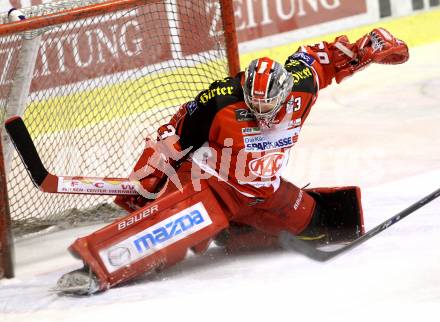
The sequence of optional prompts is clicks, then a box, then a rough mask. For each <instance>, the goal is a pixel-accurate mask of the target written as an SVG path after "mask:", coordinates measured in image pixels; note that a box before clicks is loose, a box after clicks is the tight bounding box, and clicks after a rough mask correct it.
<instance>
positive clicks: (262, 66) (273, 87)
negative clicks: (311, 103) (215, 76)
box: [243, 57, 293, 124]
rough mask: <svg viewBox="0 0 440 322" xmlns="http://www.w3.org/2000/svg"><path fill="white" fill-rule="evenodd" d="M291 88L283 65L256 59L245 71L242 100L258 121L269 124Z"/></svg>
mask: <svg viewBox="0 0 440 322" xmlns="http://www.w3.org/2000/svg"><path fill="white" fill-rule="evenodd" d="M292 86H293V78H292V75H291V74H290V73H289V72H288V71H287V70H286V69H285V68H284V67H283V65H281V64H280V63H278V62H276V61H274V60H272V59H270V58H267V57H262V58H258V59H255V60H253V61H251V63H250V64H249V66H248V68H247V69H246V71H245V81H244V85H243V92H244V100H245V102H246V105H247V106H248V107H249V108H250V109H251V111H252V112H253V113H254V114H255V116H256V118H257V120H258V121H263V123H266V124H270V122H271V121H272V120H273V119H274V117H275V116H276V114H277V113H278V111H279V110H280V108H281V105H282V104H283V102H284V101H285V100H286V97H287V95H288V94H289V92H290V91H291V89H292Z"/></svg>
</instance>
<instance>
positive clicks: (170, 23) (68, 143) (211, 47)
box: [0, 0, 228, 235]
mask: <svg viewBox="0 0 440 322" xmlns="http://www.w3.org/2000/svg"><path fill="white" fill-rule="evenodd" d="M95 2H96V1H95ZM220 6H221V4H220V3H219V2H215V1H202V0H187V1H182V0H179V1H175V0H173V1H170V0H169V1H161V2H151V3H147V4H145V5H142V6H137V7H135V8H132V9H127V10H122V11H115V12H111V13H106V14H102V15H99V16H96V17H93V18H87V19H82V20H77V21H72V22H68V23H64V24H61V25H56V26H51V27H50V28H46V29H45V30H44V32H40V35H37V36H35V35H36V34H35V35H34V38H33V40H32V41H34V42H37V45H38V47H37V48H38V54H37V55H36V61H35V68H34V72H33V76H32V82H31V86H30V88H31V89H30V93H29V95H28V96H27V99H26V108H25V111H24V115H23V119H24V121H25V123H26V125H27V127H28V128H29V132H30V134H31V136H32V137H33V139H34V141H35V145H36V148H37V150H38V151H39V153H40V156H41V159H42V161H43V164H45V165H46V167H47V169H48V171H49V172H51V173H55V174H57V175H82V176H100V177H101V176H108V177H126V176H128V175H129V173H130V171H131V169H132V168H133V165H134V163H135V161H136V160H137V158H138V156H139V155H140V153H141V150H142V148H143V139H144V138H145V137H147V136H152V135H153V133H154V132H155V130H156V128H157V127H158V126H159V125H161V124H163V123H165V122H167V121H168V119H169V118H170V117H171V116H172V115H173V113H174V112H175V111H176V109H177V107H178V106H179V105H180V104H182V103H184V102H186V101H188V100H191V99H192V98H193V97H194V96H195V95H196V94H197V93H198V92H199V91H200V90H202V89H204V88H206V87H207V86H208V85H209V84H210V83H211V82H212V81H213V80H215V79H219V78H223V77H224V76H225V75H227V74H228V69H227V67H228V64H227V60H226V58H225V46H226V45H225V40H224V37H223V32H222V29H223V27H222V23H221V19H220ZM34 12H35V11H34ZM23 35H24V34H23V33H22V34H14V35H7V36H3V37H0V100H1V101H0V104H1V106H2V108H3V109H2V110H3V111H7V113H8V112H9V113H10V111H8V108H10V102H11V99H12V100H13V99H14V97H12V98H11V97H10V95H11V90H12V87H13V86H14V82H15V81H14V75H15V73H16V71H17V68H20V65H21V64H22V63H21V62H20V59H19V58H18V57H19V55H18V53H19V52H20V50H22V48H23V47H24V46H25V44H26V42H27V41H30V40H28V38H29V37H27V38H26V37H23ZM4 117H5V114H4V113H3V118H4ZM8 168H9V171H8V192H9V200H10V201H9V202H10V209H11V218H12V222H13V230H14V232H15V234H16V235H17V234H18V235H19V234H23V233H26V232H29V231H30V230H33V229H34V228H35V227H44V226H48V225H54V224H57V225H63V224H66V223H67V224H69V225H73V224H75V223H78V222H83V221H87V222H92V221H95V220H96V221H102V220H103V218H102V215H103V214H105V213H109V214H110V215H109V216H110V218H112V217H113V216H117V215H119V214H120V213H118V212H116V213H115V211H114V210H115V209H116V208H114V207H112V206H111V203H112V200H113V198H112V197H105V196H101V197H97V196H80V195H61V194H47V193H42V192H40V191H38V190H37V189H36V188H35V187H34V186H33V184H32V182H31V180H30V178H29V177H28V175H27V173H26V170H25V168H24V166H23V165H22V163H21V161H20V159H19V157H18V155H17V154H16V153H15V151H14V153H13V157H12V159H11V162H10V166H9V167H8ZM102 205H105V206H104V207H103V206H102Z"/></svg>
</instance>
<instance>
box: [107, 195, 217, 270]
mask: <svg viewBox="0 0 440 322" xmlns="http://www.w3.org/2000/svg"><path fill="white" fill-rule="evenodd" d="M210 224H212V221H211V218H210V217H209V215H208V212H207V211H206V209H205V207H204V206H203V203H202V202H199V203H197V204H195V205H193V206H191V207H188V208H186V209H184V210H182V211H180V212H178V213H177V214H174V215H172V216H170V217H168V218H166V219H164V220H162V221H160V222H158V223H157V224H155V225H153V226H150V227H148V228H146V229H144V230H142V231H140V232H139V233H137V234H135V235H133V236H131V237H129V238H127V239H125V240H122V241H120V242H119V243H117V244H115V245H112V246H111V247H109V248H106V249H103V250H101V251H100V252H99V256H100V257H101V259H102V261H103V262H104V265H105V267H106V269H107V271H108V272H109V273H112V272H114V271H116V270H118V269H120V268H121V267H122V266H126V265H129V264H132V263H134V262H136V261H138V260H140V259H141V258H143V257H146V256H149V255H151V254H154V253H156V252H157V251H159V250H161V249H162V248H165V247H167V246H170V245H172V244H174V243H176V242H178V241H179V240H181V239H183V238H185V237H188V236H190V235H192V234H194V233H196V232H198V231H200V230H202V229H203V228H205V227H207V226H209V225H210ZM117 264H121V265H120V266H118V265H117Z"/></svg>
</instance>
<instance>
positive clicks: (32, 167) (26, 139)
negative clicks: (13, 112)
mask: <svg viewBox="0 0 440 322" xmlns="http://www.w3.org/2000/svg"><path fill="white" fill-rule="evenodd" d="M5 128H6V131H7V132H8V134H9V136H10V138H11V140H12V143H13V144H14V146H15V148H16V149H17V152H18V154H19V155H20V158H21V160H22V161H23V164H24V165H25V167H26V170H27V171H28V173H29V175H30V177H31V178H32V181H33V183H34V184H35V185H36V186H37V188H40V186H41V184H42V183H43V181H44V180H45V179H46V178H47V176H48V175H49V172H48V171H47V170H46V168H45V167H44V165H43V162H41V159H40V157H39V155H38V152H37V149H36V148H35V145H34V142H33V141H32V138H31V135H30V134H29V131H28V130H27V128H26V125H25V124H24V122H23V120H22V119H21V118H20V117H19V116H13V117H11V118H9V119H8V120H6V122H5Z"/></svg>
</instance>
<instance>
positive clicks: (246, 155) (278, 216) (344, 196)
mask: <svg viewBox="0 0 440 322" xmlns="http://www.w3.org/2000/svg"><path fill="white" fill-rule="evenodd" d="M408 58H409V53H408V47H407V46H406V44H405V43H404V42H403V41H401V40H398V39H397V38H395V37H394V36H393V35H391V34H390V33H389V32H388V31H386V30H384V29H381V28H378V29H374V30H372V31H371V32H370V33H368V34H366V35H365V36H363V37H362V38H360V39H359V40H357V41H356V42H354V43H350V42H349V40H348V38H347V37H346V36H340V37H337V38H336V39H335V41H334V42H331V43H327V42H321V43H319V44H317V45H314V46H302V47H300V48H299V49H298V50H297V51H296V52H295V53H293V54H292V55H291V56H290V57H288V58H287V60H286V62H285V64H284V66H283V65H281V64H279V63H278V62H276V61H273V60H272V59H270V58H267V57H262V58H259V59H256V60H253V61H252V62H251V63H250V64H249V66H248V67H247V68H246V70H245V71H244V72H240V73H239V74H238V75H236V76H235V77H227V78H225V79H223V80H219V81H216V82H214V83H212V84H211V85H210V87H209V88H208V89H206V90H204V91H202V92H201V93H199V94H198V95H197V96H196V97H195V99H194V100H193V101H190V102H186V103H184V104H183V105H182V106H181V107H180V109H179V110H178V112H177V113H176V114H175V115H174V116H173V118H172V119H171V120H170V121H169V123H168V124H165V125H163V126H161V127H160V128H159V129H158V132H157V140H147V141H146V147H145V150H144V151H143V154H142V155H141V157H140V158H139V160H138V162H137V164H136V166H135V168H134V171H133V173H132V175H131V179H133V180H135V181H136V182H138V189H137V190H138V192H139V196H137V197H125V196H124V197H122V196H121V197H117V198H116V200H115V202H116V203H117V204H118V205H120V206H121V207H123V208H124V209H126V210H127V211H129V214H128V215H127V216H126V217H124V218H121V219H119V220H117V221H115V222H113V223H111V224H109V225H108V226H106V227H104V228H102V229H100V230H98V231H96V232H94V233H93V234H91V235H89V236H86V237H82V238H79V239H78V240H76V241H75V242H74V243H73V244H72V245H71V246H70V251H71V252H72V254H74V255H75V256H76V257H78V258H80V259H82V261H83V262H84V268H83V269H80V270H76V271H73V272H70V273H67V274H65V275H64V276H62V277H61V278H60V280H59V281H58V289H59V290H61V291H63V292H70V293H76V294H91V293H94V292H97V291H102V290H106V289H108V288H110V287H112V286H114V285H116V284H119V283H121V282H124V281H127V280H129V279H131V278H133V277H136V276H139V275H141V274H145V273H148V272H154V271H157V270H160V269H164V268H166V267H169V266H171V265H174V264H176V263H178V262H179V261H181V260H183V259H184V258H185V256H186V254H187V251H188V250H192V251H194V252H195V253H200V252H204V251H205V250H206V249H207V248H208V246H209V245H210V243H211V242H212V241H214V242H215V243H216V244H217V245H218V246H219V247H224V249H225V251H227V252H236V251H240V250H248V249H255V248H263V247H264V248H267V247H278V242H277V235H278V233H279V232H280V231H282V230H287V231H289V232H291V233H292V234H295V235H297V236H300V238H303V239H305V240H310V241H313V242H323V243H328V242H339V241H344V240H350V239H353V238H356V237H357V236H359V235H360V234H362V233H363V232H364V227H363V216H362V206H361V200H360V189H359V188H358V187H356V186H350V187H338V188H335V187H329V188H315V189H300V188H298V187H296V186H295V185H294V184H292V183H290V182H288V181H286V180H284V179H283V178H281V174H282V173H283V170H284V169H285V168H286V167H287V166H288V157H289V150H290V149H291V148H292V147H293V146H294V145H295V143H296V142H297V140H298V137H299V134H300V131H301V128H302V127H303V125H304V124H305V122H306V120H307V117H308V115H309V113H310V110H311V108H312V106H313V104H314V103H315V101H316V99H317V97H318V94H319V91H320V90H322V89H324V88H325V87H327V86H329V85H330V84H331V83H332V81H333V79H335V80H336V82H337V83H339V82H341V81H342V80H344V79H346V78H347V77H348V76H351V75H352V74H354V73H356V72H357V71H359V70H361V69H363V68H365V67H366V66H368V65H369V64H371V63H378V64H401V63H404V62H405V61H407V60H408ZM289 166H290V165H289Z"/></svg>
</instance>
